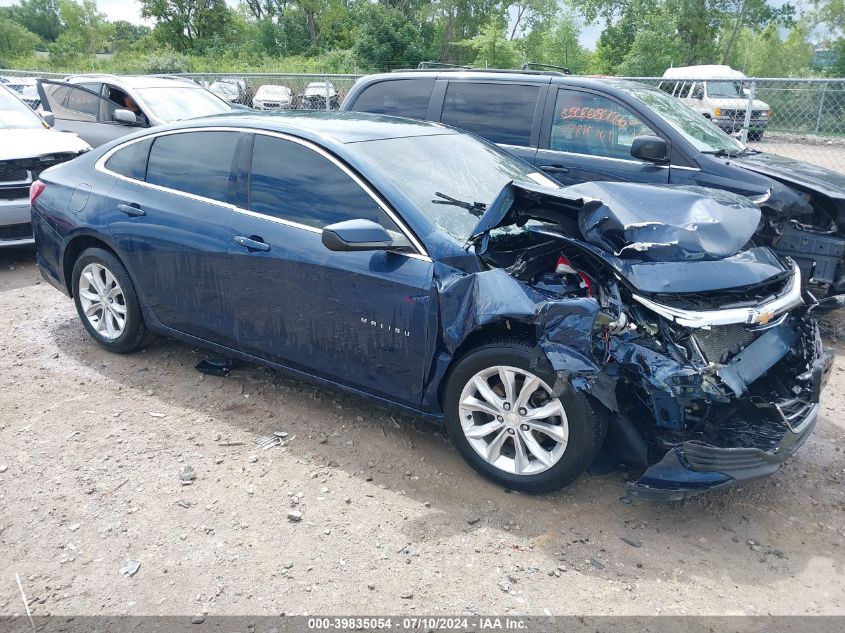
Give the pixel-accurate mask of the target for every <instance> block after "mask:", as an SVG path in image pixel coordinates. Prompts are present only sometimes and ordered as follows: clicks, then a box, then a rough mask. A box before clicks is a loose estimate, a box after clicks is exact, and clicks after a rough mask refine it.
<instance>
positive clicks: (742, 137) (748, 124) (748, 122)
mask: <svg viewBox="0 0 845 633" xmlns="http://www.w3.org/2000/svg"><path fill="white" fill-rule="evenodd" d="M756 91H757V82H756V81H752V82H751V85H750V86H749V87H748V102H747V104H746V105H745V120H744V121H743V123H742V134H741V135H740V140H741V141H742V144H743V145H745V143H746V142H747V141H748V128H749V127H751V108H752V107H753V106H754V93H755V92H756Z"/></svg>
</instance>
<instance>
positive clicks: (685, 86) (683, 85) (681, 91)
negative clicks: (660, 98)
mask: <svg viewBox="0 0 845 633" xmlns="http://www.w3.org/2000/svg"><path fill="white" fill-rule="evenodd" d="M689 88H690V82H688V81H680V82H678V89H677V90H676V91H675V96H676V97H677V98H678V99H685V98H686V97H688V96H689Z"/></svg>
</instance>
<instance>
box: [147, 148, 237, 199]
mask: <svg viewBox="0 0 845 633" xmlns="http://www.w3.org/2000/svg"><path fill="white" fill-rule="evenodd" d="M237 141H238V134H237V133H236V132H181V133H179V134H169V135H167V136H159V137H158V138H156V139H155V141H154V142H153V149H152V151H151V152H150V159H149V162H148V164H147V182H148V183H150V184H153V185H159V186H162V187H167V188H169V189H175V190H177V191H184V192H186V193H192V194H195V195H197V196H202V197H203V198H211V199H212V200H219V201H220V202H226V200H227V198H228V195H227V193H228V189H229V174H230V172H231V170H232V159H233V158H234V155H235V144H236V143H237Z"/></svg>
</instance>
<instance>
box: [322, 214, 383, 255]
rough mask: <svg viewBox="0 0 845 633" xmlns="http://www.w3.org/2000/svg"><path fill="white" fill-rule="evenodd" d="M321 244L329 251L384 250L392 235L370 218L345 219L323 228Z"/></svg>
mask: <svg viewBox="0 0 845 633" xmlns="http://www.w3.org/2000/svg"><path fill="white" fill-rule="evenodd" d="M322 240H323V246H325V247H326V248H327V249H329V250H330V251H384V250H387V249H389V248H391V247H392V246H393V237H392V236H391V235H390V233H388V232H387V230H386V229H385V228H384V227H383V226H381V225H380V224H376V223H375V222H373V221H372V220H346V221H345V222H337V223H335V224H330V225H328V226H326V227H324V228H323V233H322Z"/></svg>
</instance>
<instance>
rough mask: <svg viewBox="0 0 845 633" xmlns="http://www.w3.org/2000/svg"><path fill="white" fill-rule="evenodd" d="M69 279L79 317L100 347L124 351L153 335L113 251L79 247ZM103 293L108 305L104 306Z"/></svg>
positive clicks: (131, 350)
mask: <svg viewBox="0 0 845 633" xmlns="http://www.w3.org/2000/svg"><path fill="white" fill-rule="evenodd" d="M83 275H84V276H85V279H84V280H83ZM71 279H72V284H73V285H72V288H73V302H74V303H75V304H76V311H77V313H78V314H79V320H80V321H82V325H83V326H85V329H86V330H88V334H89V335H90V336H91V338H93V339H94V340H95V341H96V342H97V343H99V344H100V345H101V346H102V347H104V348H105V349H107V350H109V351H110V352H116V353H118V354H128V353H130V352H134V351H136V350H138V349H140V348H142V347H144V346H145V345H147V344H148V343H149V342H150V341H151V340H152V339H153V338H154V335H153V334H152V332H150V331H149V330H148V329H147V327H146V325H145V324H144V317H143V315H142V314H141V306H140V303H139V302H138V295H137V294H136V293H135V285H134V284H133V283H132V279H131V278H130V277H129V273H127V272H126V268H125V267H124V266H123V264H122V263H121V261H120V260H119V259H118V258H117V257H115V255H114V254H113V253H111V252H109V251H107V250H105V249H102V248H88V249H86V250H84V251H82V253H80V255H79V257H78V258H77V259H76V262H75V263H74V265H73V274H72V277H71ZM106 297H108V299H109V302H108V305H109V307H108V309H107V310H104V309H103V305H104V304H105V302H104V298H106ZM86 310H87V311H88V312H89V314H88V315H86ZM121 313H122V314H121ZM121 316H123V319H122V325H121V319H120V317H121Z"/></svg>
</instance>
